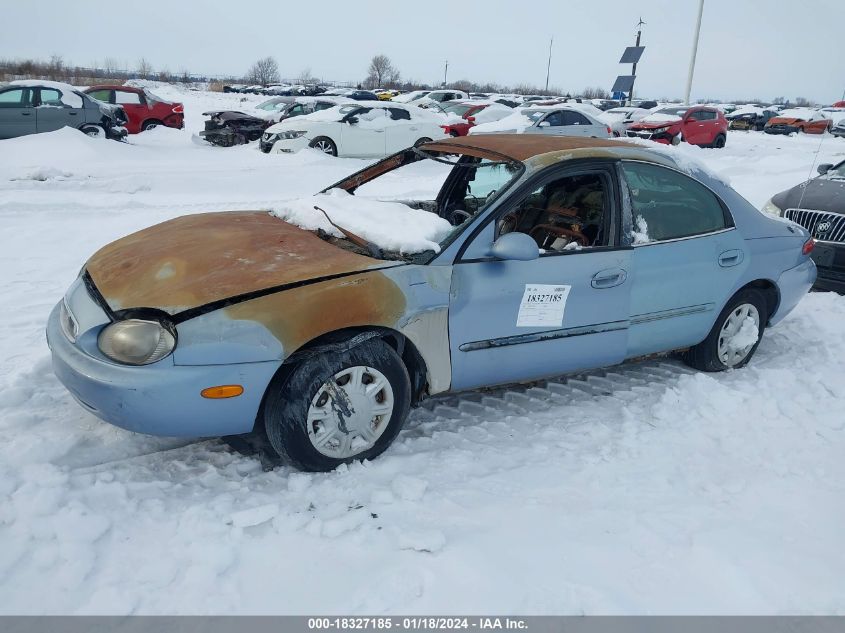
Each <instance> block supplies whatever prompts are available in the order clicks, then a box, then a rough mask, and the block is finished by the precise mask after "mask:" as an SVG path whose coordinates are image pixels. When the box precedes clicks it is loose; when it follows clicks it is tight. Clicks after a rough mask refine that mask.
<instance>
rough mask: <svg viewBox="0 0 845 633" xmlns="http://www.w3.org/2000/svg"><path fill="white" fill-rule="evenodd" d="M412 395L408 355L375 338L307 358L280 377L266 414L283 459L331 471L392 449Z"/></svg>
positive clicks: (271, 437) (270, 433)
mask: <svg viewBox="0 0 845 633" xmlns="http://www.w3.org/2000/svg"><path fill="white" fill-rule="evenodd" d="M410 394H411V383H410V380H409V378H408V372H407V371H406V370H405V366H404V364H403V363H402V360H401V359H400V358H399V356H398V354H397V353H396V352H395V351H394V350H393V348H392V347H390V346H389V345H388V344H387V343H385V342H384V341H382V340H381V339H378V338H374V339H369V340H367V341H365V342H363V343H360V344H358V345H356V346H354V347H352V348H349V349H345V350H344V349H341V350H339V351H327V352H322V353H319V354H314V355H312V356H305V357H304V359H303V360H302V361H301V362H300V363H298V364H297V365H296V366H295V368H294V369H293V370H292V371H291V372H289V373H287V374H285V375H280V376H279V377H277V379H274V380H273V382H272V383H271V384H270V387H269V388H268V391H267V395H266V396H265V401H264V405H263V406H262V413H261V414H260V415H261V417H262V419H263V422H264V429H265V432H266V434H267V438H268V440H269V441H270V445H271V446H272V447H273V450H274V451H275V452H276V453H277V454H278V455H279V456H280V457H282V458H283V459H285V460H287V461H289V462H291V463H292V464H294V465H295V466H297V467H298V468H301V469H303V470H309V471H327V470H332V469H334V468H337V466H339V465H340V464H344V463H349V462H352V461H356V460H364V459H373V458H375V457H377V456H378V455H380V454H381V453H382V452H384V450H385V449H386V448H387V447H388V446H390V444H391V443H392V442H393V440H394V439H395V438H396V435H397V434H398V433H399V431H400V430H401V428H402V426H403V425H404V423H405V419H406V418H407V416H408V410H409V408H410Z"/></svg>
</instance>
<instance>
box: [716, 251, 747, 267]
mask: <svg viewBox="0 0 845 633" xmlns="http://www.w3.org/2000/svg"><path fill="white" fill-rule="evenodd" d="M744 257H745V256H744V254H743V252H742V251H741V250H739V249H733V250H729V251H724V252H723V253H721V254H720V255H719V266H721V267H722V268H730V267H731V266H736V265H737V264H739V263H741V262H742V260H743V259H744Z"/></svg>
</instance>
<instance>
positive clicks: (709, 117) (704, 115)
mask: <svg viewBox="0 0 845 633" xmlns="http://www.w3.org/2000/svg"><path fill="white" fill-rule="evenodd" d="M715 118H716V112H715V111H713V110H701V111H700V112H699V113H698V120H699V121H713V120H714V119H715Z"/></svg>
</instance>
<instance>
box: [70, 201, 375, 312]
mask: <svg viewBox="0 0 845 633" xmlns="http://www.w3.org/2000/svg"><path fill="white" fill-rule="evenodd" d="M386 263H387V262H383V261H380V260H377V259H372V258H370V257H365V256H363V255H358V254H356V253H352V252H349V251H346V250H343V249H341V248H338V247H336V246H333V245H331V244H329V243H328V242H325V241H323V240H321V239H320V238H319V237H317V236H316V235H315V234H313V233H311V232H309V231H304V230H302V229H300V228H298V227H295V226H293V225H291V224H288V223H287V222H284V221H282V220H280V219H278V218H276V217H273V216H271V215H270V214H269V213H267V212H266V211H235V212H224V213H203V214H199V215H188V216H184V217H181V218H176V219H175V220H170V221H168V222H163V223H161V224H156V225H155V226H151V227H149V228H147V229H144V230H142V231H138V232H137V233H133V234H132V235H128V236H126V237H124V238H121V239H119V240H117V241H116V242H112V243H111V244H109V245H108V246H105V247H103V248H101V249H100V250H99V251H97V252H96V253H95V254H94V256H93V257H91V259H89V260H88V263H87V265H86V268H87V270H88V274H89V275H90V276H91V279H92V280H93V281H94V284H95V285H96V286H97V289H98V290H99V291H100V293H101V294H102V295H103V297H104V298H105V300H106V301H107V302H108V304H109V307H111V308H112V309H113V310H120V309H125V308H157V309H160V310H164V311H165V312H168V313H170V314H175V313H177V312H181V311H183V310H188V309H191V308H197V307H199V306H203V305H206V304H208V303H212V302H215V301H221V300H224V299H228V298H230V297H235V296H238V295H243V294H247V293H251V292H256V291H260V290H265V289H268V288H274V287H276V286H283V285H285V284H290V283H294V282H298V281H307V280H310V279H315V278H318V277H325V276H330V275H337V274H342V273H349V272H358V271H363V270H367V269H368V268H373V267H380V266H384V265H385V264H386Z"/></svg>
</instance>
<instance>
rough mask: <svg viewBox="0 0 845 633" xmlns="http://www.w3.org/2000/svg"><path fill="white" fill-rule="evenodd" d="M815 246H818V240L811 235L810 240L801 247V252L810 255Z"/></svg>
mask: <svg viewBox="0 0 845 633" xmlns="http://www.w3.org/2000/svg"><path fill="white" fill-rule="evenodd" d="M815 247H816V240H814V239H813V238H812V237H811V238H810V239H809V240H807V241H806V242H804V247H803V248H802V249H801V253H803V254H804V255H809V254H810V253H812V252H813V249H814V248H815Z"/></svg>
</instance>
